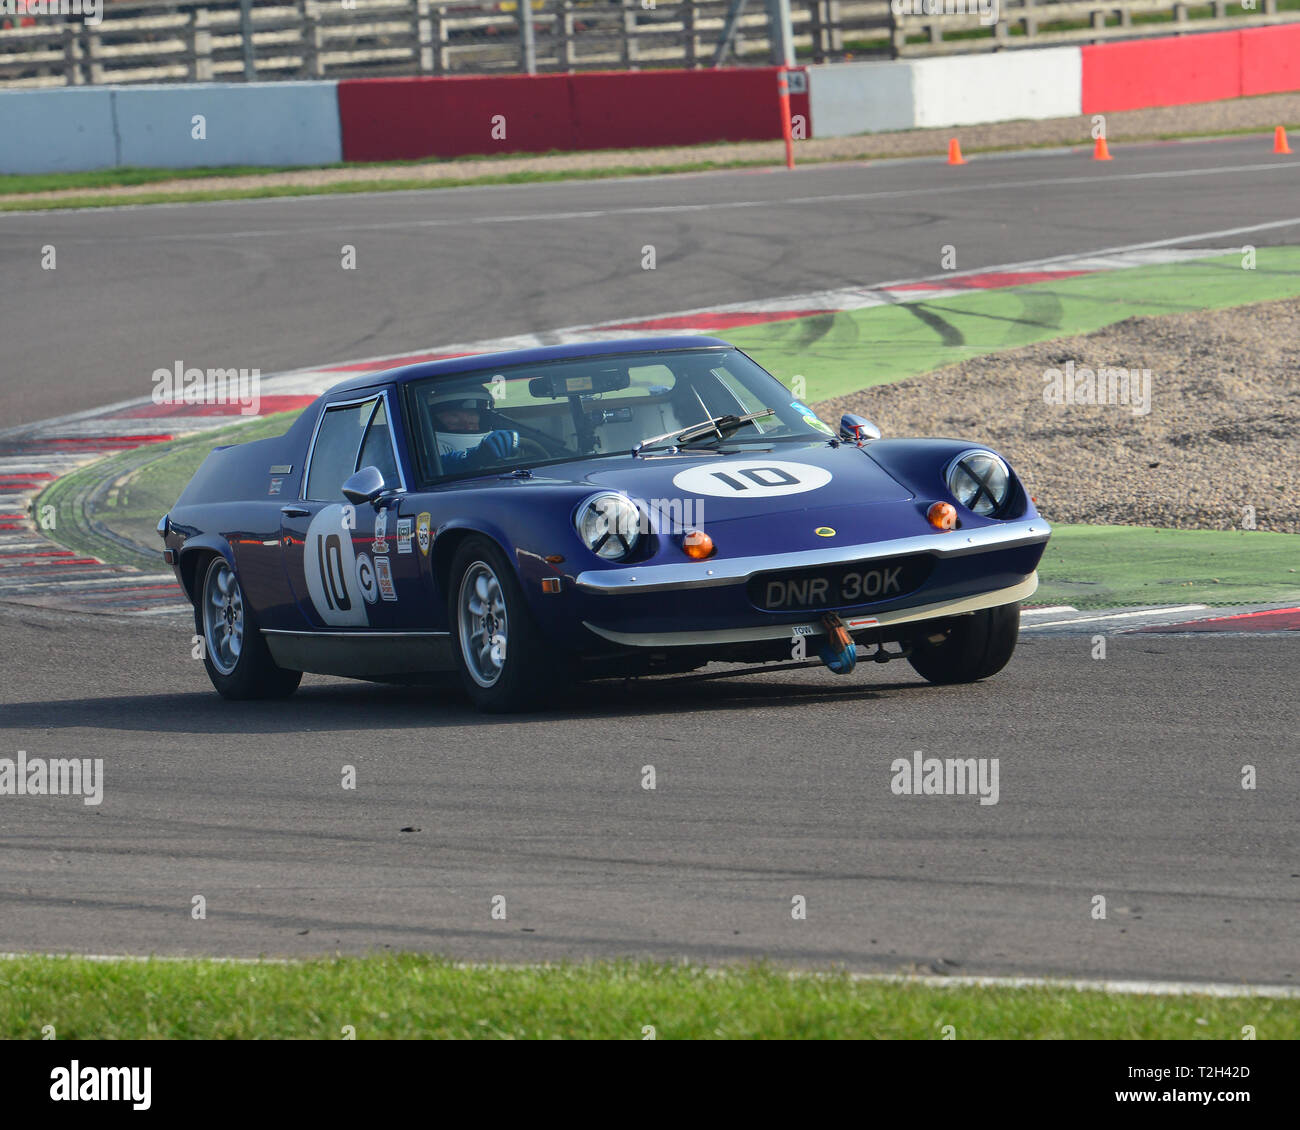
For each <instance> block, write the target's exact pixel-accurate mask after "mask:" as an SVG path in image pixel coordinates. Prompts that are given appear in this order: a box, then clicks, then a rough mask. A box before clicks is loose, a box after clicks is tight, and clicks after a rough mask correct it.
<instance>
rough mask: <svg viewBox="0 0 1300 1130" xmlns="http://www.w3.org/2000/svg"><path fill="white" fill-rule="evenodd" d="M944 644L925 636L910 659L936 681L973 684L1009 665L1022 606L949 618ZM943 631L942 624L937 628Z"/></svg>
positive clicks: (1011, 606)
mask: <svg viewBox="0 0 1300 1130" xmlns="http://www.w3.org/2000/svg"><path fill="white" fill-rule="evenodd" d="M947 629H948V631H947V636H946V637H945V638H944V640H943V642H941V643H937V644H934V643H930V642H928V641H927V640H926V639H925V638H924V637H922V638H921V639H919V640H918V641H917V642H916V643H915V644H914V645H913V646H912V654H911V655H909V656H908V657H907V661H908V662H909V663H910V664H911V665H912V668H913V670H915V671H916V673H917V674H918V675H920V676H922V677H923V678H925V679H928V680H929V681H930V682H932V683H973V682H975V680H976V679H987V678H988V677H989V676H990V675H996V674H997V673H998V672H999V671H1001V670H1002V668H1003V667H1005V666H1006V665H1007V663H1008V661H1010V659H1011V655H1012V653H1013V652H1014V651H1015V650H1016V640H1017V639H1019V637H1020V605H1019V604H1004V605H1002V606H1001V607H999V608H985V609H982V610H981V611H979V612H973V613H971V614H970V615H969V616H958V617H955V618H954V619H952V620H949V621H947ZM938 630H941V629H940V628H939V627H938V624H936V626H935V631H938Z"/></svg>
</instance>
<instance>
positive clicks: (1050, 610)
mask: <svg viewBox="0 0 1300 1130" xmlns="http://www.w3.org/2000/svg"><path fill="white" fill-rule="evenodd" d="M1078 611H1079V610H1078V609H1077V608H1075V607H1074V605H1073V604H1053V605H1050V606H1049V607H1047V608H1022V609H1021V610H1020V618H1021V619H1022V620H1023V619H1024V618H1025V617H1026V616H1054V615H1057V614H1058V613H1061V612H1078Z"/></svg>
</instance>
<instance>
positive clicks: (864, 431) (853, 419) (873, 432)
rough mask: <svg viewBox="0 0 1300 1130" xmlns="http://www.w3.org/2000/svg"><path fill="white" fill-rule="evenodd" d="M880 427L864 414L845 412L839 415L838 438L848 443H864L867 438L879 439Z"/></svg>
mask: <svg viewBox="0 0 1300 1130" xmlns="http://www.w3.org/2000/svg"><path fill="white" fill-rule="evenodd" d="M879 438H880V429H879V428H878V427H876V425H875V424H873V423H872V422H871V421H870V420H868V419H867V418H866V417H865V416H857V415H854V413H852V412H845V413H844V415H843V416H841V417H840V439H846V440H848V441H849V442H850V443H865V442H866V441H867V440H872V439H879Z"/></svg>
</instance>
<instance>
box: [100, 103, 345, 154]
mask: <svg viewBox="0 0 1300 1130" xmlns="http://www.w3.org/2000/svg"><path fill="white" fill-rule="evenodd" d="M337 86H338V84H337V83H335V82H268V83H254V84H251V85H249V84H244V83H239V84H235V83H197V84H194V85H190V86H130V87H118V88H117V89H116V90H115V91H114V98H115V102H116V108H117V133H118V145H119V149H118V164H120V165H138V166H144V167H149V168H165V169H188V168H194V167H196V166H200V165H208V166H216V165H328V164H332V163H334V162H336V161H341V160H343V142H342V135H341V132H340V129H339V110H338V91H337ZM195 115H202V116H203V118H204V129H205V132H206V135H207V136H206V139H205V140H202V141H200V140H196V139H195V138H194V136H193V131H194V117H195Z"/></svg>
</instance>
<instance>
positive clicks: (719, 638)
mask: <svg viewBox="0 0 1300 1130" xmlns="http://www.w3.org/2000/svg"><path fill="white" fill-rule="evenodd" d="M1037 588H1038V573H1037V572H1034V573H1031V574H1030V575H1029V576H1028V577H1027V578H1026V579H1025V580H1023V581H1021V582H1020V584H1018V585H1012V586H1011V587H1010V588H1005V589H996V590H995V591H993V592H985V593H979V594H978V595H976V596H965V597H962V598H961V599H959V600H941V601H939V602H938V603H936V604H922V605H920V606H918V607H916V608H896V609H894V610H893V611H892V612H877V613H875V614H874V615H870V614H866V613H863V614H859V615H856V616H849V615H845V616H843V620H844V623H845V624H847V625H848V627H849V630H850V631H852V632H866V631H870V630H871V629H873V628H891V627H894V626H895V625H897V624H910V623H912V622H913V621H916V620H934V619H938V618H940V617H943V616H960V615H961V614H962V613H965V612H978V611H979V610H980V609H982V608H996V607H998V606H999V605H1002V604H1014V603H1016V602H1017V601H1020V600H1026V599H1028V598H1029V597H1031V596H1033V595H1034V592H1035V590H1036V589H1037ZM583 627H585V628H588V629H590V630H591V631H593V632H595V633H596V635H598V636H600V637H602V638H603V639H607V640H609V641H610V642H611V643H616V644H622V645H623V646H625V647H699V646H701V645H705V646H707V645H709V644H728V643H752V642H753V641H755V640H778V639H791V638H793V637H794V636H796V635H800V636H822V635H825V634H826V629H825V628H823V627H822V625H821V621H820V620H815V621H812V622H810V623H806V624H763V625H760V626H759V627H757V628H722V629H719V630H717V631H711V632H615V631H611V630H610V629H608V628H600V627H597V626H596V625H595V624H592V623H590V622H589V621H584V622H583Z"/></svg>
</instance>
